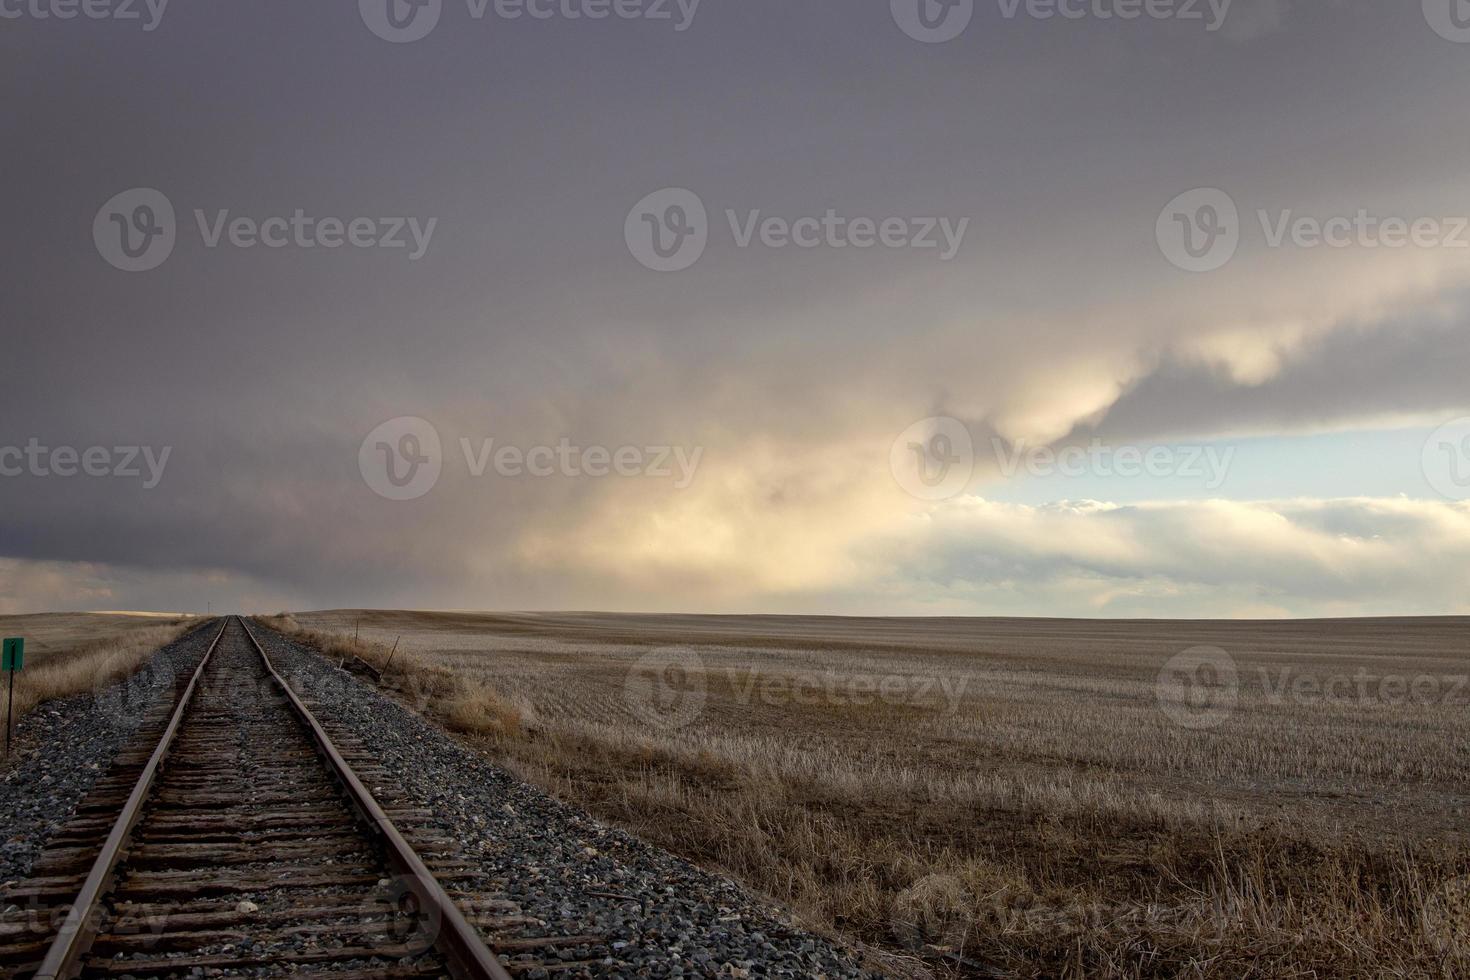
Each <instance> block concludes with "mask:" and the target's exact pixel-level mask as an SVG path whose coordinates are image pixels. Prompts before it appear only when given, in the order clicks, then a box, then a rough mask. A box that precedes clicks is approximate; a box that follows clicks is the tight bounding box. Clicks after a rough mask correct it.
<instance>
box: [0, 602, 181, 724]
mask: <svg viewBox="0 0 1470 980" xmlns="http://www.w3.org/2000/svg"><path fill="white" fill-rule="evenodd" d="M197 622H198V620H197V619H196V618H194V617H190V616H184V615H173V614H157V613H121V612H119V613H85V612H84V613H34V614H29V615H19V616H0V636H18V637H23V638H24V639H25V663H24V666H23V668H22V669H21V672H20V674H19V675H17V677H16V680H15V717H16V719H17V720H19V719H20V718H23V717H24V716H25V715H26V714H27V713H28V712H30V711H31V710H32V709H33V708H35V707H36V705H38V704H40V703H41V702H42V701H49V700H52V699H54V698H64V697H69V696H71V695H73V694H81V693H83V692H85V691H90V690H95V689H97V688H100V687H103V686H105V685H107V684H110V683H112V682H113V681H115V680H117V679H118V678H120V677H126V676H127V675H129V674H131V673H132V672H133V671H135V670H137V669H138V667H139V666H140V665H141V664H142V663H143V661H144V660H146V659H147V658H148V657H149V656H150V655H151V654H152V653H153V652H154V651H155V650H157V649H158V648H159V647H161V646H164V645H166V644H168V643H170V642H172V641H173V640H174V639H176V638H177V637H178V636H180V635H181V634H182V633H183V632H184V631H185V630H187V629H188V628H189V627H190V626H191V625H193V624H195V623H197ZM4 680H5V681H6V682H7V683H8V680H9V679H8V678H4Z"/></svg>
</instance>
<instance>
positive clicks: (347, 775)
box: [240, 618, 511, 980]
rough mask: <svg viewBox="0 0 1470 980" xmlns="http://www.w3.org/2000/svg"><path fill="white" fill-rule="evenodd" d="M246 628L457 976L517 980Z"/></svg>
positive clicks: (247, 628)
mask: <svg viewBox="0 0 1470 980" xmlns="http://www.w3.org/2000/svg"><path fill="white" fill-rule="evenodd" d="M240 625H241V626H243V627H245V635H246V636H248V637H249V638H250V642H251V644H252V645H253V646H254V647H255V649H256V651H257V652H259V654H260V656H261V659H262V660H264V661H265V666H266V670H268V671H269V672H270V675H271V677H273V678H274V679H275V682H276V684H277V685H279V686H280V688H281V690H282V691H283V692H285V694H286V697H287V698H288V699H289V701H290V703H291V707H292V709H293V710H294V711H295V712H296V716H297V717H298V718H300V719H301V722H302V724H304V725H305V726H306V727H307V728H308V729H310V731H311V737H312V740H313V741H314V742H315V743H316V746H317V751H318V752H319V753H320V754H321V756H322V758H323V759H324V760H325V761H326V762H327V765H328V767H329V768H330V769H331V770H332V774H333V775H334V776H335V777H336V779H337V781H338V782H339V783H340V784H341V785H342V788H343V790H345V791H346V793H347V798H348V801H349V802H350V803H351V804H352V807H353V808H354V809H355V810H356V811H357V812H358V814H359V815H360V816H361V818H362V821H363V823H364V824H365V825H366V827H367V829H368V832H369V833H370V834H371V835H372V836H373V837H374V838H375V839H376V840H377V841H378V843H379V844H380V845H381V846H382V848H383V854H384V856H385V857H386V859H387V861H388V864H389V865H390V866H391V867H392V868H393V870H394V871H396V872H397V873H398V874H399V875H401V876H402V878H403V880H404V881H405V883H406V884H407V886H408V889H409V891H411V892H412V893H413V895H414V896H415V898H417V899H418V902H419V908H420V909H422V910H425V911H427V912H428V913H429V915H430V916H431V918H432V921H434V922H436V923H437V924H438V935H437V936H436V937H435V946H437V947H438V949H439V951H440V952H442V953H443V954H444V955H445V957H446V958H447V959H448V961H449V966H450V969H451V971H452V972H453V973H454V974H455V976H456V977H458V978H460V980H511V976H510V973H509V972H508V971H507V970H506V969H505V967H504V966H502V965H501V964H500V961H499V960H498V959H496V958H495V955H494V954H493V953H491V952H490V950H489V949H488V948H487V947H486V946H485V943H484V942H483V941H482V940H481V939H480V937H479V935H478V934H477V933H476V932H475V930H474V928H473V927H472V926H471V925H470V924H469V922H468V921H466V920H465V917H464V915H463V914H462V913H461V912H460V910H459V907H458V906H456V905H455V904H454V900H453V899H452V898H450V897H449V895H448V894H447V893H446V892H445V891H444V887H443V886H442V885H440V884H439V882H438V880H437V879H436V878H435V877H434V875H433V873H432V872H430V871H429V869H428V868H427V867H426V866H425V865H424V862H423V860H422V859H421V858H420V857H419V856H418V855H417V854H416V853H414V850H413V848H412V847H410V846H409V844H408V841H406V840H404V838H403V835H402V834H401V833H399V831H398V828H397V827H395V826H394V825H393V821H392V820H390V819H389V818H388V815H387V814H386V813H384V812H383V808H382V807H381V806H379V805H378V801H377V800H375V799H374V798H373V794H372V793H371V792H369V791H368V788H367V787H366V786H364V785H363V784H362V781H361V780H360V779H358V778H357V774H356V773H354V772H353V771H352V767H351V766H350V765H348V763H347V760H346V759H344V758H342V754H341V753H340V752H338V751H337V747H336V746H335V745H333V744H332V740H331V738H330V737H329V736H328V735H327V732H326V730H325V729H324V728H322V726H321V723H320V722H318V721H317V720H316V717H315V716H314V715H312V713H311V710H310V709H309V708H307V707H306V704H305V702H303V701H302V700H301V698H300V697H299V696H297V694H296V692H295V691H293V690H292V689H291V685H289V684H287V683H286V681H285V679H284V678H283V677H281V675H280V674H279V673H277V671H276V667H275V664H273V663H271V658H270V656H269V655H268V654H266V652H265V648H264V647H262V646H261V645H260V641H259V640H257V639H256V638H255V633H254V631H253V630H251V629H250V625H249V624H248V623H246V622H245V620H244V619H243V618H241V619H240Z"/></svg>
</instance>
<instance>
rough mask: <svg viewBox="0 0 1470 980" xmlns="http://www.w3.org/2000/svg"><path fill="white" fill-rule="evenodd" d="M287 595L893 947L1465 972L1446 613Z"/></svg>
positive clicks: (1468, 746)
mask: <svg viewBox="0 0 1470 980" xmlns="http://www.w3.org/2000/svg"><path fill="white" fill-rule="evenodd" d="M294 619H295V621H296V622H299V624H300V626H301V627H303V628H306V629H310V630H317V631H325V633H327V634H331V635H332V636H334V637H335V638H336V639H335V640H334V641H331V642H333V643H334V644H335V645H336V646H337V647H338V648H339V650H348V649H356V650H358V651H359V652H360V653H362V654H363V656H364V657H365V658H366V659H369V660H371V661H375V662H376V663H378V664H379V665H382V664H383V663H384V662H385V660H386V656H387V652H388V649H387V648H389V647H391V646H392V645H393V644H394V643H395V641H397V642H398V644H399V652H398V654H397V655H396V657H395V660H394V665H393V666H392V667H391V668H390V670H389V674H388V677H387V680H386V681H385V683H387V684H390V685H393V686H397V687H401V688H404V689H405V690H406V692H407V694H406V696H407V697H408V699H409V700H411V701H415V702H417V703H418V705H419V706H420V707H423V708H425V709H427V710H428V711H430V712H431V713H437V714H438V715H439V716H440V717H442V718H444V719H445V720H446V721H447V722H449V723H450V725H451V727H453V728H456V729H458V730H460V731H462V732H467V733H470V735H471V736H472V737H473V739H474V740H475V741H476V742H477V744H479V745H480V746H481V747H483V749H484V750H485V751H487V752H488V753H490V754H491V755H492V756H493V757H494V758H495V759H497V760H498V761H500V762H501V763H503V764H504V765H506V766H508V767H509V768H511V769H513V770H515V771H516V772H518V773H519V774H521V775H522V776H524V777H525V778H527V779H529V780H531V781H533V782H535V783H538V784H540V785H541V786H543V787H545V788H547V789H548V790H550V791H551V792H552V793H554V794H556V795H557V796H560V797H562V798H565V799H568V800H571V801H574V802H576V803H578V804H580V805H582V806H583V807H585V808H587V809H589V810H591V811H593V812H595V813H596V814H598V815H599V816H601V817H603V818H604V819H607V820H609V821H611V822H614V823H617V824H620V825H622V826H624V827H627V828H629V829H631V830H633V831H635V832H637V833H638V834H640V835H642V836H644V837H646V838H649V839H651V840H654V841H656V842H658V843H660V844H662V845H664V846H666V847H668V848H670V849H672V850H674V851H676V852H678V853H680V854H683V855H685V856H686V857H689V858H691V859H693V860H695V861H697V862H699V863H702V864H704V865H706V866H708V867H711V868H716V869H720V870H722V871H724V872H726V873H728V874H730V875H732V876H733V877H735V878H737V879H740V880H742V881H744V882H745V883H747V884H748V885H750V886H751V887H753V888H755V889H757V890H759V891H762V892H764V893H766V894H768V895H771V896H772V897H774V898H776V899H778V900H780V901H782V902H784V903H785V904H787V905H788V906H789V907H791V908H792V909H793V910H794V911H795V912H796V913H797V915H798V916H799V917H801V918H802V919H803V920H804V921H806V922H807V923H808V924H809V925H812V926H814V927H816V928H818V929H821V930H824V931H826V932H828V933H830V934H833V935H837V936H841V937H844V938H845V939H847V940H849V941H850V942H852V943H854V944H856V945H860V946H863V947H865V948H867V949H868V950H869V951H870V952H871V953H872V955H873V957H874V962H876V963H881V964H882V965H883V967H884V968H885V969H887V970H889V971H891V972H894V973H911V974H915V975H923V974H925V973H935V974H938V975H951V974H955V975H968V976H1070V977H1166V976H1168V977H1173V976H1191V977H1193V976H1198V977H1232V978H1234V977H1242V976H1260V977H1267V976H1270V977H1292V976H1301V977H1305V976H1314V977H1324V976H1344V977H1345V976H1398V977H1411V976H1438V977H1452V976H1465V975H1470V686H1467V684H1466V675H1467V674H1470V620H1467V619H1463V618H1461V619H1423V620H1342V621H1318V622H1164V621H1159V622H1101V621H1099V622H1088V621H1061V620H963V619H933V620H914V619H909V620H899V619H873V620H862V619H839V618H817V617H800V618H789V617H695V616H612V615H590V614H586V615H575V614H558V615H534V614H523V615H469V614H423V613H399V612H363V613H357V612H325V613H310V614H297V615H296V616H295V617H294ZM285 625H286V626H287V627H291V626H293V623H292V622H291V621H290V620H287V621H286V622H285ZM354 632H360V635H361V639H362V641H363V642H362V643H360V644H353V643H352V642H351V640H352V636H353V634H354ZM344 637H345V640H346V642H343V638H344ZM318 640H319V642H322V643H327V642H328V639H327V637H326V636H319V637H318ZM1201 645H1204V646H1210V647H1215V648H1219V649H1221V650H1224V651H1225V652H1226V654H1228V656H1229V658H1230V659H1229V661H1227V662H1226V663H1227V664H1228V665H1229V666H1232V667H1233V668H1234V670H1235V674H1236V681H1235V683H1234V684H1232V683H1231V682H1230V679H1229V677H1228V674H1226V673H1222V671H1221V662H1220V660H1219V655H1218V654H1213V653H1212V654H1210V655H1209V657H1210V658H1211V663H1213V667H1211V668H1208V669H1205V670H1203V671H1201V672H1199V673H1197V674H1194V675H1191V676H1196V677H1197V678H1199V679H1200V680H1201V682H1202V683H1198V684H1194V685H1191V686H1189V687H1188V688H1175V687H1170V686H1168V685H1165V686H1163V687H1161V685H1160V677H1161V668H1163V667H1164V665H1165V663H1166V662H1168V661H1169V660H1170V658H1173V657H1175V655H1177V654H1180V653H1181V652H1183V651H1185V650H1188V649H1191V648H1194V647H1197V646H1201ZM1162 676H1163V677H1165V678H1166V679H1172V678H1178V677H1180V676H1181V675H1180V674H1179V672H1178V670H1171V671H1169V672H1166V673H1164V674H1163V675H1162ZM415 677H418V678H419V679H418V680H415V679H414V678H415ZM424 678H428V680H425V679H424ZM1175 691H1181V692H1182V696H1183V697H1184V698H1185V700H1182V701H1181V700H1179V699H1178V698H1175V696H1174V693H1173V692H1175ZM1161 695H1162V700H1161ZM1232 695H1233V696H1232ZM1166 707H1167V708H1168V709H1169V710H1166ZM1176 718H1177V719H1182V721H1183V722H1184V723H1181V721H1180V720H1176Z"/></svg>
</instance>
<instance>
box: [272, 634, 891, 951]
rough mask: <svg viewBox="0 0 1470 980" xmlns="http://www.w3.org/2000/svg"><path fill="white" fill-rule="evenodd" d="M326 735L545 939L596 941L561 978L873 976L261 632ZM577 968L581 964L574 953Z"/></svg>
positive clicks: (744, 897)
mask: <svg viewBox="0 0 1470 980" xmlns="http://www.w3.org/2000/svg"><path fill="white" fill-rule="evenodd" d="M252 628H253V629H254V630H255V633H256V636H257V638H258V639H259V640H260V642H261V643H262V644H263V645H264V646H265V647H266V651H267V653H269V654H270V656H271V658H272V660H274V661H275V662H276V666H277V669H278V670H280V671H281V673H282V674H283V675H286V676H287V677H289V678H292V684H293V686H296V687H297V688H298V689H299V690H300V691H301V692H302V694H303V695H304V696H305V697H306V699H307V701H308V703H309V704H310V705H311V707H312V710H313V711H315V712H317V713H318V714H319V716H320V717H321V718H322V720H323V722H326V723H329V724H336V725H340V726H342V727H343V728H344V729H346V730H348V731H350V732H352V733H353V734H355V735H356V736H357V737H358V738H360V739H362V741H363V742H364V744H366V745H369V746H371V747H372V748H373V750H374V752H375V753H376V754H377V756H378V760H379V762H380V763H381V764H382V765H383V766H384V768H386V769H387V770H388V771H389V772H390V773H392V774H393V775H394V776H395V777H396V778H397V779H398V780H399V781H400V783H401V786H400V788H401V789H402V791H403V793H404V794H405V797H406V800H405V802H408V803H411V804H412V805H417V806H422V807H425V808H428V809H430V810H432V811H433V812H434V813H435V814H436V816H437V817H438V818H439V820H440V821H441V822H442V825H443V828H444V830H445V832H447V833H449V834H451V835H452V836H453V837H454V838H455V839H456V840H457V841H459V843H460V845H461V847H462V848H463V853H464V854H465V855H466V856H467V857H468V858H470V859H471V860H472V861H477V862H478V863H479V866H480V867H481V868H482V869H483V870H484V871H485V872H486V873H487V874H489V875H490V876H491V878H492V879H494V880H497V881H500V882H503V883H504V884H503V887H504V890H505V891H506V892H507V893H508V895H509V897H511V898H512V899H514V900H515V901H516V902H517V903H519V904H520V906H521V908H522V910H523V911H524V913H525V914H526V915H529V916H534V917H536V918H537V919H540V920H542V921H543V922H544V924H545V925H544V928H543V929H540V930H538V932H541V933H543V934H546V935H565V936H578V935H587V934H592V935H596V936H599V937H602V938H603V940H604V941H603V942H602V943H601V944H598V945H594V946H589V947H585V948H583V949H581V950H579V951H575V952H576V953H580V954H587V953H589V952H590V954H591V956H592V957H595V958H597V959H599V960H600V963H601V965H600V966H597V967H586V968H579V969H578V970H576V971H574V972H559V973H557V974H556V976H558V977H563V976H586V977H593V976H595V977H800V978H812V977H830V978H839V977H853V978H857V977H876V976H878V974H874V973H871V972H867V971H864V970H862V969H861V968H860V967H859V966H858V965H857V964H856V962H855V961H854V959H853V957H852V956H851V955H850V954H848V953H847V952H845V951H843V950H841V949H839V948H837V947H835V946H834V945H832V944H831V943H829V942H827V941H826V940H824V939H821V938H819V937H816V936H813V935H812V934H810V933H808V932H805V931H803V930H801V929H799V928H797V927H796V926H794V925H793V924H792V923H790V922H789V921H788V920H786V919H785V918H784V916H783V915H782V913H781V912H780V911H779V910H778V909H776V908H773V907H772V906H770V905H769V904H767V903H764V902H762V901H760V900H759V899H757V898H755V897H753V896H752V895H750V894H749V893H747V892H746V891H744V890H743V889H741V888H740V887H739V886H738V885H736V884H735V883H733V882H731V881H729V880H728V879H725V878H721V877H719V876H718V875H714V874H711V873H709V872H706V871H703V870H701V869H699V868H697V867H695V866H693V865H691V864H689V863H688V862H687V861H684V860H682V859H680V858H678V857H675V856H674V855H672V854H669V853H668V852H666V851H663V850H661V849H659V848H657V847H654V846H653V845H651V844H648V843H646V842H644V841H642V840H639V839H638V838H635V837H633V836H631V835H629V834H627V833H625V832H623V831H620V830H617V829H615V828H612V827H608V826H606V825H604V824H602V823H600V822H599V821H597V820H595V819H594V818H592V817H591V816H589V815H587V814H586V813H583V812H582V811H580V810H578V809H577V808H575V807H573V806H569V805H567V804H565V803H561V802H559V801H557V800H555V799H552V798H551V797H550V796H548V795H546V794H545V793H543V792H542V791H540V790H539V789H536V788H535V787H533V786H530V785H529V784H527V783H524V782H522V781H521V780H519V779H517V778H515V777H514V776H512V775H511V774H509V773H508V772H506V771H505V770H503V769H501V768H499V767H497V766H495V765H494V764H492V763H491V762H489V761H488V760H486V759H485V758H483V757H482V756H480V755H478V754H476V753H475V752H473V751H471V750H469V749H467V748H465V747H464V746H462V745H460V744H458V743H457V742H455V741H454V740H453V739H452V738H450V737H449V736H448V735H447V734H445V733H444V732H443V731H442V730H441V729H440V728H438V727H437V726H435V725H433V724H431V723H429V722H428V721H426V720H425V719H423V718H422V717H420V716H418V715H416V714H414V713H413V712H411V711H409V710H407V709H406V708H404V707H403V706H401V705H399V704H398V703H397V702H395V701H393V700H391V699H390V698H388V697H385V696H384V695H382V694H380V693H379V692H378V691H376V690H374V689H373V688H371V687H369V686H368V685H366V684H364V683H363V682H362V681H360V680H359V679H358V678H357V677H355V676H353V675H351V674H349V673H347V672H345V671H343V670H340V669H338V668H337V667H335V666H334V665H332V664H330V663H328V662H327V661H326V660H324V659H323V658H322V657H320V656H319V655H317V654H316V653H314V652H311V651H308V650H307V649H305V648H303V647H301V646H299V645H298V644H296V643H294V642H292V641H290V640H289V639H287V638H286V637H284V636H282V635H281V634H279V633H276V632H274V631H272V630H269V629H267V628H265V627H261V626H256V625H252ZM565 955H566V956H567V958H568V959H569V960H570V959H582V958H583V956H582V955H574V951H573V950H567V951H566V953H565Z"/></svg>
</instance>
